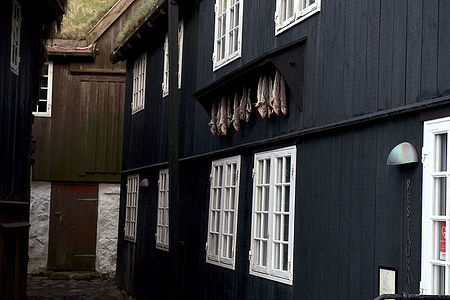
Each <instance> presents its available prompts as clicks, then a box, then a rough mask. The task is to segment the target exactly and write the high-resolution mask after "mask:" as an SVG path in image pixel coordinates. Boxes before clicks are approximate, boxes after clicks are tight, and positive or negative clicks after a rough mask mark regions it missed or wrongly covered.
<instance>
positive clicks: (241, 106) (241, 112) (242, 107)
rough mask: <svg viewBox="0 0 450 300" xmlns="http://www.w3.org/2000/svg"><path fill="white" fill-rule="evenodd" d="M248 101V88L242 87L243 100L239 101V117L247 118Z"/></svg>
mask: <svg viewBox="0 0 450 300" xmlns="http://www.w3.org/2000/svg"><path fill="white" fill-rule="evenodd" d="M246 103H247V89H246V88H245V87H244V88H243V89H242V97H241V102H240V103H239V119H240V120H242V121H243V120H245V104H246Z"/></svg>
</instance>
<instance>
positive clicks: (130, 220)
mask: <svg viewBox="0 0 450 300" xmlns="http://www.w3.org/2000/svg"><path fill="white" fill-rule="evenodd" d="M138 199H139V175H132V176H128V179H127V203H126V209H125V227H124V235H125V239H127V240H129V241H132V242H135V241H136V224H137V209H138Z"/></svg>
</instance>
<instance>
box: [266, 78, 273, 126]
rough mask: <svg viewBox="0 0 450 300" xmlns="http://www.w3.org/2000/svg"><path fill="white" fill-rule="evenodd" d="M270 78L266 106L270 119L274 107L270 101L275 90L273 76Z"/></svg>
mask: <svg viewBox="0 0 450 300" xmlns="http://www.w3.org/2000/svg"><path fill="white" fill-rule="evenodd" d="M267 77H268V78H269V84H268V85H267V98H266V106H267V117H268V118H269V119H270V117H271V116H272V114H273V107H272V105H271V104H270V99H271V95H272V89H273V82H272V76H270V75H268V76H267Z"/></svg>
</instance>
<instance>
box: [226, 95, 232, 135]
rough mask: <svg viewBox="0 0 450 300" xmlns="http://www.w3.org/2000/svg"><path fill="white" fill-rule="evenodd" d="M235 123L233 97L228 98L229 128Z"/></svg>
mask: <svg viewBox="0 0 450 300" xmlns="http://www.w3.org/2000/svg"><path fill="white" fill-rule="evenodd" d="M232 123H233V107H232V103H231V99H230V98H227V128H228V127H230V126H231V124H232Z"/></svg>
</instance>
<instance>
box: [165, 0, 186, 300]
mask: <svg viewBox="0 0 450 300" xmlns="http://www.w3.org/2000/svg"><path fill="white" fill-rule="evenodd" d="M168 2H169V3H168V6H169V16H168V22H169V32H168V40H169V106H168V110H169V111H168V140H169V191H170V193H169V232H170V233H169V257H170V299H171V300H178V299H181V282H182V276H183V274H181V270H182V268H181V266H182V263H183V262H182V255H181V254H182V252H183V242H181V241H180V236H179V230H180V218H179V216H180V214H179V211H180V200H179V194H178V193H179V190H178V187H179V184H178V182H179V169H178V120H179V118H178V115H179V112H178V110H179V106H178V103H179V100H178V1H176V0H168Z"/></svg>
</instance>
